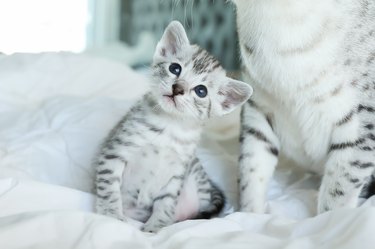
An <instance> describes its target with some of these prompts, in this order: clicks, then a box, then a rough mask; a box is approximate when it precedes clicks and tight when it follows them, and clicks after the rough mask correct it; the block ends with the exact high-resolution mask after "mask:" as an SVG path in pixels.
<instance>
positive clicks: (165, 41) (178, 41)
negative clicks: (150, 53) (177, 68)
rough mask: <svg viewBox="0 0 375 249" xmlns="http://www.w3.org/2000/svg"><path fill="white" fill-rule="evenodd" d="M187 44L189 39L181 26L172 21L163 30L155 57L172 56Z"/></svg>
mask: <svg viewBox="0 0 375 249" xmlns="http://www.w3.org/2000/svg"><path fill="white" fill-rule="evenodd" d="M189 44H190V42H189V39H188V37H187V35H186V32H185V29H184V27H183V26H182V24H181V23H180V22H178V21H172V22H171V23H170V24H169V25H168V27H167V28H166V29H165V31H164V34H163V36H162V37H161V39H160V41H159V43H158V45H157V47H156V52H155V56H156V55H158V56H163V57H167V56H168V55H172V56H174V55H176V54H177V52H178V51H179V50H181V48H183V47H185V46H187V45H189Z"/></svg>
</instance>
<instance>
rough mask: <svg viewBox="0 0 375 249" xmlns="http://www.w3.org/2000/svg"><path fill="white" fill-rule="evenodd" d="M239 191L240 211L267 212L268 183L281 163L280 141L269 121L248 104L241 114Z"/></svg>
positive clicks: (251, 103) (250, 102) (253, 106)
mask: <svg viewBox="0 0 375 249" xmlns="http://www.w3.org/2000/svg"><path fill="white" fill-rule="evenodd" d="M241 125H242V127H241V137H240V142H241V155H240V158H239V188H240V209H241V211H247V212H257V213H263V212H264V211H265V201H266V192H267V188H268V183H269V181H270V179H271V177H272V175H273V172H274V170H275V167H276V165H277V162H278V153H279V141H278V139H277V137H276V135H275V134H274V132H273V130H272V127H271V124H270V122H269V121H268V120H267V117H266V115H264V114H263V113H262V112H261V111H260V110H259V109H258V107H257V106H256V105H255V104H254V103H253V102H252V101H248V102H247V103H245V104H244V106H243V108H242V114H241Z"/></svg>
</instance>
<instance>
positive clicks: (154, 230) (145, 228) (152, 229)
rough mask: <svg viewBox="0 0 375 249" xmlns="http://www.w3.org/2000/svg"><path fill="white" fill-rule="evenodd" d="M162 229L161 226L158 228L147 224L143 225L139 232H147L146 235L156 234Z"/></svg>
mask: <svg viewBox="0 0 375 249" xmlns="http://www.w3.org/2000/svg"><path fill="white" fill-rule="evenodd" d="M161 228H162V226H160V225H159V226H158V225H156V224H151V223H147V222H146V224H144V225H143V227H142V228H141V230H142V231H143V232H148V233H157V232H158V231H159V230H160V229H161Z"/></svg>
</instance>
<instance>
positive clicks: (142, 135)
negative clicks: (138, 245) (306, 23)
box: [94, 22, 252, 232]
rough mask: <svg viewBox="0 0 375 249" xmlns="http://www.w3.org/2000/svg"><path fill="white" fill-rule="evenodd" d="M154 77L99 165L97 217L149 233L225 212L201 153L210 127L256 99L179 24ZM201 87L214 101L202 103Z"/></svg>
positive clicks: (162, 48)
mask: <svg viewBox="0 0 375 249" xmlns="http://www.w3.org/2000/svg"><path fill="white" fill-rule="evenodd" d="M177 64H178V65H179V66H180V67H181V68H180V69H179V68H178V66H176V65H177ZM172 65H173V68H174V69H176V68H177V69H176V70H177V71H173V70H172V69H173V68H172V69H171V66H172ZM152 70H153V78H154V80H153V85H152V90H151V91H150V92H149V93H147V94H146V95H145V96H144V97H143V98H142V99H141V100H139V102H138V103H136V104H135V105H134V106H133V107H132V108H131V110H130V111H129V112H128V113H127V114H126V115H125V117H124V118H123V119H122V120H121V121H120V122H119V123H118V125H117V126H116V127H115V128H114V129H113V130H112V131H111V133H110V134H109V136H108V137H107V139H106V140H105V142H104V143H103V146H102V147H101V150H100V153H99V154H98V156H97V158H96V162H95V165H94V167H95V168H96V173H97V174H96V192H97V202H96V210H97V212H98V213H100V214H104V215H107V216H111V217H114V218H117V219H120V220H126V218H127V217H130V218H133V219H136V220H139V221H141V222H144V227H143V230H144V231H148V232H155V231H158V230H159V229H160V228H162V227H164V226H167V225H170V224H172V223H174V222H176V221H181V220H184V219H190V218H209V217H211V216H212V215H215V214H217V213H219V212H220V211H221V209H222V208H223V205H224V195H223V193H222V192H221V190H220V189H219V188H218V187H217V186H216V185H215V184H214V183H213V182H212V180H210V178H209V177H208V175H207V174H206V172H205V171H204V169H203V167H202V165H201V163H200V161H199V160H198V159H197V158H196V156H195V150H196V147H197V144H198V142H199V139H200V136H201V132H202V128H203V124H204V122H205V120H207V119H208V118H210V117H213V116H221V115H224V114H226V113H229V112H231V111H232V110H234V109H235V108H236V107H238V106H240V105H241V104H243V103H244V102H245V101H246V100H247V99H248V98H249V97H250V95H251V92H252V89H251V88H250V87H249V86H248V85H247V84H245V83H243V82H239V81H236V80H233V79H229V78H227V77H226V73H225V71H224V70H223V68H222V67H221V66H220V64H219V62H218V61H217V60H216V59H215V58H214V57H212V56H211V55H209V54H208V53H207V52H206V51H205V50H203V49H201V48H199V47H198V46H195V45H190V44H189V41H188V39H187V37H186V33H185V31H184V29H183V27H182V25H181V24H180V23H178V22H172V23H171V24H170V25H169V26H168V27H167V29H166V31H165V33H164V35H163V37H162V39H161V41H160V42H159V43H158V45H157V48H156V52H155V55H154V63H153V66H152ZM197 86H200V87H201V88H202V86H204V87H205V88H206V89H207V95H206V96H204V97H199V95H198V94H197V93H196V90H195V88H196V87H197ZM204 87H203V88H204ZM129 90H131V89H129ZM219 93H220V94H219Z"/></svg>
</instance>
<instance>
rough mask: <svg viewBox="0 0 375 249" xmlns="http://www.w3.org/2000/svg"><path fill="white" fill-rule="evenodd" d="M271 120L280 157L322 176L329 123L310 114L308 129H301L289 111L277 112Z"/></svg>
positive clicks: (328, 138)
mask: <svg viewBox="0 0 375 249" xmlns="http://www.w3.org/2000/svg"><path fill="white" fill-rule="evenodd" d="M291 108H292V107H291ZM273 118H274V120H273V124H274V131H275V133H276V135H277V137H278V139H279V141H280V144H281V148H280V151H281V154H282V156H283V157H285V158H287V159H291V160H293V161H294V162H295V163H296V165H297V166H300V167H303V168H305V169H307V170H309V171H313V172H315V173H318V174H323V172H324V161H325V158H326V155H327V151H328V146H329V140H330V133H331V129H330V125H329V123H325V122H324V121H323V120H322V117H321V116H320V115H317V113H315V115H314V113H311V116H310V120H309V121H310V122H311V123H310V125H309V127H303V124H301V123H300V122H299V120H298V119H297V118H295V117H293V115H292V114H291V111H290V110H289V111H288V112H287V111H282V110H277V112H276V114H274V115H273ZM306 130H308V132H306Z"/></svg>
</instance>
